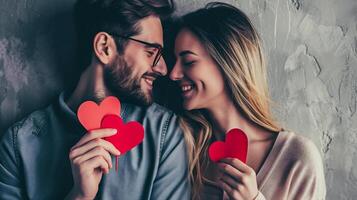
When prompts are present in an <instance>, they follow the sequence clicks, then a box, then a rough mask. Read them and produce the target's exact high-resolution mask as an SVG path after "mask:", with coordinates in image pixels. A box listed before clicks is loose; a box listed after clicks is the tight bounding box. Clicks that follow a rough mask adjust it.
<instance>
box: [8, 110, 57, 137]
mask: <svg viewBox="0 0 357 200" xmlns="http://www.w3.org/2000/svg"><path fill="white" fill-rule="evenodd" d="M51 112H52V106H51V105H50V106H48V107H47V108H45V109H40V110H36V111H34V112H32V113H30V114H29V115H27V116H26V117H24V118H22V119H21V120H19V121H17V122H15V123H14V124H13V125H12V126H10V127H9V128H8V129H7V131H6V132H5V133H4V135H3V140H6V139H9V138H12V139H14V138H17V137H27V136H37V135H38V134H39V133H40V132H41V130H42V129H43V128H44V127H45V126H46V124H47V122H48V120H49V118H50V115H51Z"/></svg>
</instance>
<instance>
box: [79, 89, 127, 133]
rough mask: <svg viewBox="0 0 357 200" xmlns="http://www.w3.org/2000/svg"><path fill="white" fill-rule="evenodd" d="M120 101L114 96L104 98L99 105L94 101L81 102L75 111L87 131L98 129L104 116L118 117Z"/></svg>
mask: <svg viewBox="0 0 357 200" xmlns="http://www.w3.org/2000/svg"><path fill="white" fill-rule="evenodd" d="M120 109H121V108H120V101H119V99H118V98H116V97H114V96H109V97H106V98H105V99H104V100H103V101H102V102H101V103H100V104H99V105H97V104H96V103H95V102H94V101H85V102H83V103H82V104H81V105H80V106H79V108H78V111H77V117H78V119H79V122H80V123H81V124H82V125H83V126H84V128H85V129H86V130H87V131H90V130H94V129H98V128H100V126H101V122H102V119H103V117H104V116H106V115H118V116H120Z"/></svg>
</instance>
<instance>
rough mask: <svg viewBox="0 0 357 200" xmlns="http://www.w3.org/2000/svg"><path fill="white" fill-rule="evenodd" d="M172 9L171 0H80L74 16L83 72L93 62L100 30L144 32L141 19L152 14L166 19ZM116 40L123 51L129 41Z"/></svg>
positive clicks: (122, 33)
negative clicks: (140, 23) (93, 46)
mask: <svg viewBox="0 0 357 200" xmlns="http://www.w3.org/2000/svg"><path fill="white" fill-rule="evenodd" d="M173 11H174V4H173V1H172V0H77V2H76V4H75V11H74V14H75V16H74V17H75V25H76V30H77V41H78V54H79V55H78V56H79V63H78V64H79V66H80V67H81V69H80V71H83V70H84V69H85V67H87V66H88V65H89V64H90V62H91V57H92V52H93V49H92V42H93V39H94V36H95V35H96V34H97V33H98V32H101V31H104V32H108V33H116V34H119V35H123V36H127V37H130V36H133V35H136V34H138V33H139V32H140V31H141V30H140V29H139V27H138V26H137V24H138V22H139V21H140V20H141V19H143V18H145V17H148V16H151V15H156V16H158V17H160V18H161V19H163V18H166V17H168V16H169V15H171V13H172V12H173ZM115 42H116V46H117V49H118V52H119V53H122V52H123V50H124V49H125V45H126V42H127V41H125V40H124V39H120V38H115Z"/></svg>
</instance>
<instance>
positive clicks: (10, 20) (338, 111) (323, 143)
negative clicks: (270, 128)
mask: <svg viewBox="0 0 357 200" xmlns="http://www.w3.org/2000/svg"><path fill="white" fill-rule="evenodd" d="M207 2H209V1H208V0H195V1H189V0H176V3H177V8H178V10H177V13H176V14H177V15H180V14H183V13H186V12H188V11H191V10H193V9H196V8H200V7H202V6H204V5H205V4H206V3H207ZM224 2H228V3H231V4H233V5H236V6H237V7H239V8H241V9H242V10H243V11H245V12H246V13H247V14H248V16H250V17H251V19H252V21H253V23H254V24H255V26H256V28H257V29H258V31H259V32H260V34H261V37H262V38H263V40H264V45H265V50H266V53H267V58H268V62H269V70H268V71H269V83H270V88H271V94H272V98H273V100H274V101H275V102H276V104H277V105H276V107H275V113H276V116H277V118H278V119H280V121H281V122H282V123H283V124H284V125H285V127H287V128H288V129H291V130H294V131H295V132H297V133H299V134H302V135H304V136H306V137H308V138H310V139H312V140H313V141H314V142H315V144H316V145H317V146H318V147H319V149H320V150H321V154H322V157H323V160H324V166H325V174H326V182H327V195H328V199H331V200H337V199H356V197H357V167H355V165H356V164H357V114H356V106H357V1H356V0H310V1H307V0H239V1H238V0H237V1H234V0H231V1H227V0H226V1H224ZM73 3H74V0H62V1H58V0H46V1H44V0H25V1H20V0H13V1H9V0H0V111H1V112H0V130H1V131H3V130H5V129H6V128H7V127H8V126H9V125H10V124H12V123H13V122H14V121H16V120H18V119H20V118H21V117H23V116H25V115H26V114H28V113H29V112H31V111H33V110H36V109H38V108H41V107H43V106H45V105H46V104H48V103H49V102H50V100H51V99H52V98H54V97H55V96H56V95H57V93H59V91H61V90H62V89H63V87H64V86H65V85H66V83H67V82H68V80H70V79H71V71H72V70H73V66H74V65H73V63H74V62H73V60H74V59H73V58H74V56H73V55H74V54H73V53H74V47H75V46H74V39H73V38H74V37H73V25H72V22H71V10H72V5H73Z"/></svg>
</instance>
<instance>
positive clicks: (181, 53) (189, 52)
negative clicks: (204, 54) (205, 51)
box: [179, 50, 197, 57]
mask: <svg viewBox="0 0 357 200" xmlns="http://www.w3.org/2000/svg"><path fill="white" fill-rule="evenodd" d="M187 54H193V55H196V56H197V54H195V53H193V52H192V51H189V50H186V51H181V52H180V53H179V56H181V57H183V56H185V55H187Z"/></svg>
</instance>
